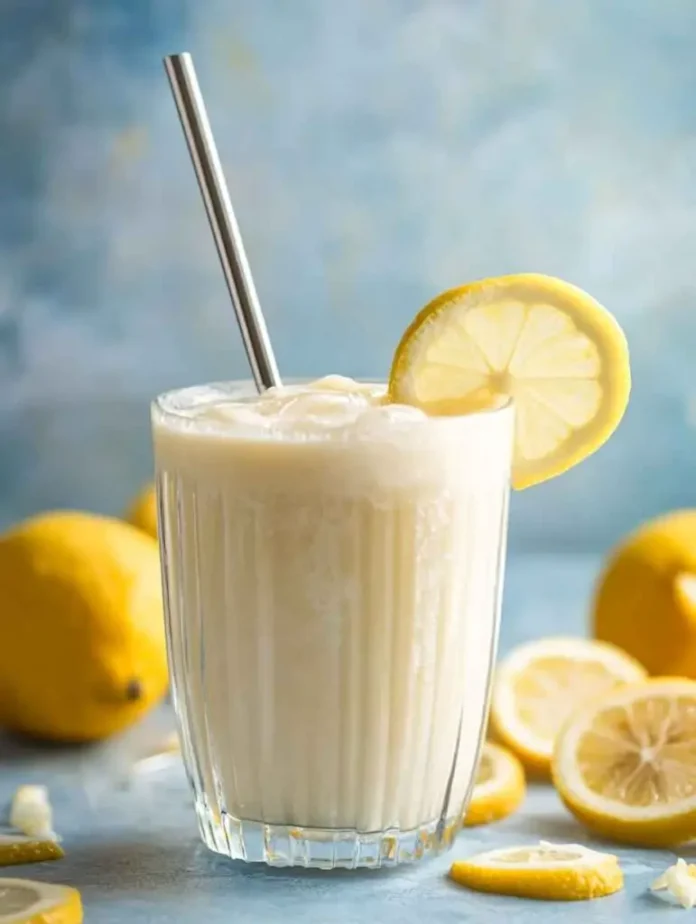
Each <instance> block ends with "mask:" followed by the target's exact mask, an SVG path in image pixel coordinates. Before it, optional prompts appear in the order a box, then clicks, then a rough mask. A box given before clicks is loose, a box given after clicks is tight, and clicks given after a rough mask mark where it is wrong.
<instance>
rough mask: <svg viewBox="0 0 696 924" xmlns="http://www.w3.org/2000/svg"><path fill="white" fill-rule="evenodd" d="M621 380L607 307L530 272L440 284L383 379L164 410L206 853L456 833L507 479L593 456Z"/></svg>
mask: <svg viewBox="0 0 696 924" xmlns="http://www.w3.org/2000/svg"><path fill="white" fill-rule="evenodd" d="M628 388H629V376H628V359H627V351H626V346H625V340H624V339H623V335H622V334H621V331H620V329H619V328H618V325H616V323H615V322H614V320H613V318H611V316H610V315H609V314H608V313H607V312H606V311H605V310H604V309H603V308H601V306H599V305H598V304H597V303H596V302H594V301H593V300H592V299H591V298H590V297H589V296H587V295H585V293H583V292H581V291H580V290H578V289H575V288H574V287H573V286H569V285H567V284H565V283H562V282H560V281H559V280H553V279H549V278H548V277H543V276H535V275H526V276H516V277H502V278H501V279H497V280H486V281H484V282H481V283H474V284H472V285H469V286H464V287H462V288H460V289H456V290H452V291H450V292H447V293H444V294H443V295H442V296H439V297H438V298H436V299H435V300H434V301H433V302H432V303H431V304H430V305H428V306H426V308H425V309H423V311H422V312H421V314H420V315H419V316H418V317H417V318H416V320H415V321H414V322H413V324H412V325H411V326H410V327H409V329H408V330H407V332H406V334H405V335H404V337H403V339H402V341H401V343H400V344H399V346H398V348H397V350H396V353H395V356H394V360H393V364H392V368H391V373H390V376H389V382H388V385H386V386H383V385H375V384H360V383H358V382H355V381H353V380H351V379H347V378H344V377H341V376H329V377H327V378H324V379H320V380H318V381H315V382H309V383H304V384H294V385H285V386H283V387H279V388H273V389H270V390H268V391H266V392H264V393H262V394H261V395H257V394H255V392H254V390H253V389H252V388H251V387H250V386H245V385H243V384H234V383H232V384H223V385H210V386H202V387H197V388H190V389H184V390H181V391H178V392H171V393H169V394H167V395H164V396H162V397H160V398H159V399H158V400H157V401H156V402H155V403H154V405H153V431H154V445H155V461H156V469H157V486H158V499H159V534H160V542H161V550H162V568H163V584H164V593H165V610H166V616H167V632H168V642H169V656H170V668H171V674H172V682H173V688H174V695H175V705H176V710H177V714H178V717H179V723H180V731H181V738H182V745H183V751H184V758H185V762H186V766H187V770H188V774H189V777H190V780H191V785H192V787H193V790H194V795H195V802H196V810H197V815H198V820H199V826H200V830H201V834H202V837H203V839H204V840H205V842H206V844H207V845H208V846H209V847H211V848H212V849H214V850H216V851H218V852H220V853H224V854H227V855H229V856H231V857H236V858H242V859H245V860H259V861H265V862H267V863H271V864H277V865H302V866H319V867H324V868H330V867H334V866H344V867H357V866H372V867H376V866H380V865H385V864H395V863H399V862H402V861H408V860H414V859H418V858H420V857H422V856H424V855H426V854H428V853H433V852H437V851H438V850H439V849H442V848H443V847H444V846H447V845H448V844H449V843H450V842H451V840H452V838H453V836H454V835H455V834H456V833H457V831H458V830H459V828H460V826H461V823H462V816H463V813H464V811H465V808H466V803H467V798H468V794H469V792H470V789H471V786H472V782H473V779H474V774H475V770H476V764H477V761H478V756H479V753H480V747H481V742H482V738H483V734H484V731H485V725H486V718H487V709H488V693H489V683H490V678H491V668H492V662H493V660H494V656H495V648H496V639H497V623H498V614H499V606H500V586H501V572H502V567H503V558H504V548H505V532H506V520H507V501H508V488H509V484H510V481H511V479H512V483H513V485H514V486H516V487H527V486H528V485H531V484H534V483H536V482H538V481H542V480H544V479H545V478H548V477H552V476H553V475H556V474H559V473H560V472H562V471H564V470H565V469H567V468H569V467H570V466H571V465H574V464H575V463H576V462H578V461H580V459H581V458H583V457H584V456H585V455H588V454H589V453H590V452H592V451H593V450H594V449H596V448H597V447H598V446H599V445H600V444H601V443H602V442H603V441H604V440H605V439H606V438H607V437H608V436H609V434H610V433H611V431H612V430H613V429H614V428H615V426H616V425H617V423H618V421H619V419H620V417H621V415H622V413H623V409H624V407H625V404H626V400H627V398H628Z"/></svg>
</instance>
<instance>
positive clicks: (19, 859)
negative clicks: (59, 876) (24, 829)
mask: <svg viewBox="0 0 696 924" xmlns="http://www.w3.org/2000/svg"><path fill="white" fill-rule="evenodd" d="M63 856H65V854H64V853H63V850H62V848H61V846H60V844H58V843H57V842H56V841H54V840H42V839H41V838H37V837H27V836H26V835H24V834H0V866H14V865H15V864H19V863H40V862H41V861H43V860H60V858H61V857H63Z"/></svg>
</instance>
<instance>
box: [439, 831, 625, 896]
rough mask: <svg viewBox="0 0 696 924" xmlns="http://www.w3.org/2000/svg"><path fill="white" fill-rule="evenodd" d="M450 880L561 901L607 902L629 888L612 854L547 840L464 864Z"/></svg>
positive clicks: (457, 866)
mask: <svg viewBox="0 0 696 924" xmlns="http://www.w3.org/2000/svg"><path fill="white" fill-rule="evenodd" d="M450 876H451V878H452V879H454V881H455V882H458V883H459V884H460V885H463V886H466V887H467V888H469V889H474V890H475V891H476V892H494V893H496V894H498V895H516V896H517V897H519V898H541V899H548V900H555V901H579V900H582V899H588V898H601V897H602V896H604V895H611V894H612V893H613V892H618V891H619V889H621V888H622V887H623V874H622V872H621V868H620V866H619V861H618V860H617V858H616V857H615V856H613V855H612V854H609V853H600V852H599V851H597V850H590V849H589V847H583V846H581V845H580V844H549V843H547V842H545V841H541V842H540V843H539V844H538V845H535V846H524V847H504V848H502V849H501V850H490V851H488V852H487V853H480V854H477V855H476V856H474V857H470V858H469V859H468V860H459V861H457V862H455V863H453V864H452V868H451V869H450Z"/></svg>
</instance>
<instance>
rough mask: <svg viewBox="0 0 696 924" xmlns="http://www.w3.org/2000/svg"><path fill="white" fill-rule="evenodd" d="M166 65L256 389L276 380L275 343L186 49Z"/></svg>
mask: <svg viewBox="0 0 696 924" xmlns="http://www.w3.org/2000/svg"><path fill="white" fill-rule="evenodd" d="M164 68H165V70H166V72H167V77H168V78H169V84H170V86H171V89H172V94H173V96H174V102H175V103H176V108H177V111H178V113H179V119H180V120H181V127H182V128H183V130H184V136H185V137H186V144H187V145H188V149H189V153H190V155H191V160H192V162H193V169H194V170H195V172H196V178H197V180H198V185H199V187H200V190H201V195H202V196H203V202H204V204H205V210H206V212H207V214H208V221H209V222H210V230H211V231H212V232H213V238H214V239H215V246H216V248H217V252H218V256H219V258H220V264H221V265H222V272H223V274H224V276H225V282H226V283H227V288H228V289H229V292H230V296H231V298H232V304H233V306H234V310H235V314H236V315H237V322H238V323H239V329H240V330H241V333H242V340H243V341H244V348H245V350H246V353H247V357H248V358H249V364H250V366H251V371H252V373H253V376H254V380H255V382H256V386H257V388H258V390H259V391H263V390H264V389H265V388H270V387H271V386H272V385H280V384H281V381H280V374H279V373H278V367H277V365H276V361H275V356H274V355H273V347H272V346H271V341H270V339H269V337H268V329H267V328H266V321H265V320H264V317H263V312H262V310H261V305H260V304H259V299H258V295H257V294H256V286H255V285H254V280H253V279H252V276H251V270H250V269H249V263H248V261H247V258H246V253H245V252H244V244H243V243H242V236H241V234H240V232H239V225H238V224H237V219H236V218H235V215H234V210H233V208H232V203H231V202H230V195H229V192H228V191H227V183H226V182H225V177H224V174H223V172H222V166H221V165H220V158H219V156H218V151H217V146H216V144H215V139H214V138H213V132H212V130H211V128H210V122H209V121H208V114H207V112H206V108H205V103H204V102H203V97H202V95H201V91H200V87H199V86H198V78H197V77H196V71H195V68H194V66H193V59H192V58H191V55H190V54H189V53H188V52H183V53H182V54H177V55H167V56H166V57H165V59H164Z"/></svg>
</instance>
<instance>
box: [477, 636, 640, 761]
mask: <svg viewBox="0 0 696 924" xmlns="http://www.w3.org/2000/svg"><path fill="white" fill-rule="evenodd" d="M645 676H646V674H645V670H644V669H643V667H642V666H641V665H640V664H639V663H638V662H637V661H634V660H633V658H631V657H629V655H627V654H625V653H624V652H623V651H621V650H620V649H619V648H616V647H614V645H609V644H606V643H604V642H592V641H587V640H586V639H581V638H546V639H540V640H539V641H536V642H529V643H528V644H526V645H521V646H520V647H519V648H516V649H514V650H513V651H512V652H511V653H510V654H509V655H508V656H507V657H506V658H505V659H504V660H503V661H502V663H501V664H500V666H499V667H498V670H497V672H496V678H495V683H494V685H493V696H492V701H491V728H492V731H493V735H494V736H495V738H496V740H499V741H501V742H502V743H503V744H505V745H507V747H509V748H510V749H511V750H512V751H514V753H515V754H517V756H518V757H519V758H520V760H521V761H522V763H523V764H524V765H525V767H527V768H528V769H529V770H530V771H531V772H533V773H535V774H538V775H542V776H547V775H548V774H549V771H550V768H551V758H552V756H553V748H554V743H555V740H556V736H557V734H558V732H559V731H560V729H561V728H562V726H563V723H564V722H565V721H566V719H567V718H568V716H569V715H570V713H571V712H572V711H573V710H574V709H575V708H577V707H578V706H579V705H582V704H583V703H585V702H587V701H588V700H591V699H594V698H595V697H596V696H600V695H601V694H602V693H604V692H608V691H611V690H612V689H614V688H615V687H616V686H617V685H618V684H626V683H634V682H635V681H637V680H642V679H643V678H644V677H645Z"/></svg>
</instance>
